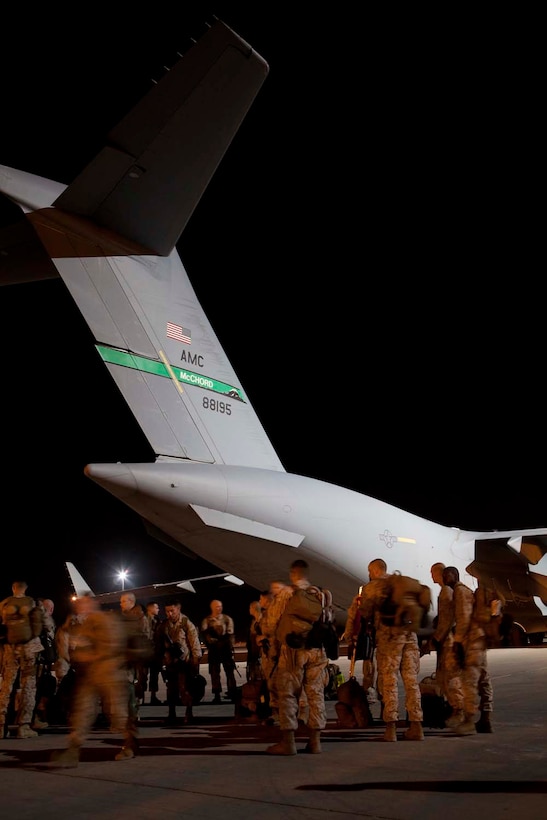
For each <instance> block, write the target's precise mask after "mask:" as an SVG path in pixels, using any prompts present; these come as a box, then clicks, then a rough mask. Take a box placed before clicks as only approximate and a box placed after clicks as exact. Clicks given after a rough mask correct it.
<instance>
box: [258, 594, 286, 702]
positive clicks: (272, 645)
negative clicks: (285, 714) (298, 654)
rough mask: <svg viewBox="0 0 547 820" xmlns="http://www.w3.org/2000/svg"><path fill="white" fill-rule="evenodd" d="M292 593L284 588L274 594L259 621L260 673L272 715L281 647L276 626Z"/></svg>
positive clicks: (275, 698) (276, 696)
mask: <svg viewBox="0 0 547 820" xmlns="http://www.w3.org/2000/svg"><path fill="white" fill-rule="evenodd" d="M292 593H293V590H292V587H290V586H286V587H283V588H282V589H280V591H279V592H278V593H277V594H275V595H274V596H273V598H272V600H271V602H270V604H269V605H268V608H267V609H266V610H265V612H264V614H263V615H262V619H261V621H260V628H261V630H262V636H263V637H264V638H265V642H264V643H263V644H262V673H263V675H264V677H265V678H266V681H267V684H268V691H269V693H270V708H271V710H272V712H273V713H274V715H276V714H277V712H278V709H279V699H278V695H277V670H278V664H279V655H280V653H281V645H280V643H279V641H278V640H277V638H276V635H275V633H276V630H277V625H278V624H279V621H280V618H281V615H282V614H283V611H284V609H285V607H286V605H287V600H288V599H289V598H290V597H291V595H292Z"/></svg>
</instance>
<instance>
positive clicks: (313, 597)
mask: <svg viewBox="0 0 547 820" xmlns="http://www.w3.org/2000/svg"><path fill="white" fill-rule="evenodd" d="M276 637H277V639H278V640H279V641H281V643H283V642H285V643H286V644H287V646H290V647H291V649H303V648H304V647H306V648H308V649H311V648H312V647H319V646H322V647H324V648H325V652H326V654H327V657H328V658H329V659H330V660H333V661H335V660H338V655H339V651H338V634H337V632H336V625H335V618H334V607H333V604H332V593H331V592H330V590H328V589H320V588H319V587H316V586H309V587H307V589H295V590H294V592H293V594H292V595H291V597H290V598H289V600H288V601H287V606H286V608H285V611H284V613H283V615H282V616H281V620H280V621H279V626H278V628H277V632H276Z"/></svg>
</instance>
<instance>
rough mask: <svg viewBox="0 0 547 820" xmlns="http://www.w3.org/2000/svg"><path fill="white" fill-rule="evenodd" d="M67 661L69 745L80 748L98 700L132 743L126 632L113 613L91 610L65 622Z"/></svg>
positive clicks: (117, 728) (115, 726)
mask: <svg viewBox="0 0 547 820" xmlns="http://www.w3.org/2000/svg"><path fill="white" fill-rule="evenodd" d="M67 628H68V640H69V652H70V662H71V665H72V666H73V668H74V669H75V672H76V682H75V689H74V699H73V702H72V709H71V713H70V721H71V732H70V736H69V745H70V747H72V748H76V749H79V748H80V746H81V745H82V744H83V743H84V741H85V739H86V737H87V735H88V734H89V732H90V729H91V727H92V725H93V723H94V721H95V719H96V717H97V713H98V705H99V704H98V701H99V699H100V700H101V701H102V703H103V708H104V704H108V710H109V715H110V726H111V730H112V731H113V732H122V733H123V734H124V737H125V739H126V745H128V746H129V747H132V746H133V745H134V739H135V738H134V727H133V726H129V725H128V696H127V694H128V682H127V666H126V642H127V641H126V633H125V629H124V627H123V624H122V622H121V619H120V617H119V616H118V615H117V614H115V613H109V612H102V611H99V610H97V611H93V612H89V614H87V615H86V616H85V617H84V618H83V619H82V620H78V619H73V620H72V621H71V622H70V624H69V625H68V627H67Z"/></svg>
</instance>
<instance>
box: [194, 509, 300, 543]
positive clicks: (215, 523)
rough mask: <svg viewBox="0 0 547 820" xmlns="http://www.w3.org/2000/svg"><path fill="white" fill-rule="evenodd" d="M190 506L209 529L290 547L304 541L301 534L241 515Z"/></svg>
mask: <svg viewBox="0 0 547 820" xmlns="http://www.w3.org/2000/svg"><path fill="white" fill-rule="evenodd" d="M190 506H191V507H192V509H193V510H194V512H196V513H197V514H198V515H199V517H200V518H201V520H202V521H203V523H204V524H206V525H207V526H208V527H216V528H217V529H220V530H230V531H231V532H239V533H241V535H252V536H254V537H255V538H261V539H264V540H266V541H275V542H276V543H277V544H285V545H286V546H288V547H299V546H300V544H301V543H302V541H303V540H304V536H303V535H302V534H301V533H297V532H287V530H281V529H279V528H278V527H270V526H269V525H267V524H261V523H260V521H252V520H251V519H250V518H242V517H241V516H239V515H232V514H231V513H225V512H222V511H221V510H211V509H209V508H208V507H199V506H197V505H196V504H191V505H190Z"/></svg>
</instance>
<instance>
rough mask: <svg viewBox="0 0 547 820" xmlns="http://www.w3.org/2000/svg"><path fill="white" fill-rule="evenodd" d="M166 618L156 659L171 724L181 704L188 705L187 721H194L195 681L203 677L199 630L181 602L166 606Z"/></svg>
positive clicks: (157, 638) (158, 632)
mask: <svg viewBox="0 0 547 820" xmlns="http://www.w3.org/2000/svg"><path fill="white" fill-rule="evenodd" d="M165 615H166V618H165V620H164V621H162V622H161V623H160V624H159V625H158V627H157V629H156V633H155V637H154V640H155V644H156V658H157V659H158V662H159V663H160V664H161V667H162V670H163V674H164V676H165V683H166V686H167V704H168V706H169V715H168V717H167V721H166V722H167V723H168V724H172V723H174V722H175V721H176V718H177V703H178V701H179V698H180V702H181V703H182V705H183V706H186V713H185V716H184V722H185V723H190V721H191V720H192V718H193V712H192V706H193V697H192V691H191V690H192V680H193V678H194V677H195V676H196V675H198V674H199V663H200V660H201V656H202V652H201V644H200V640H199V632H198V629H197V627H196V626H195V625H194V624H193V623H192V621H191V620H190V619H189V618H188V616H187V615H184V613H182V612H181V611H180V601H178V600H170V601H168V602H167V603H166V604H165Z"/></svg>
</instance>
